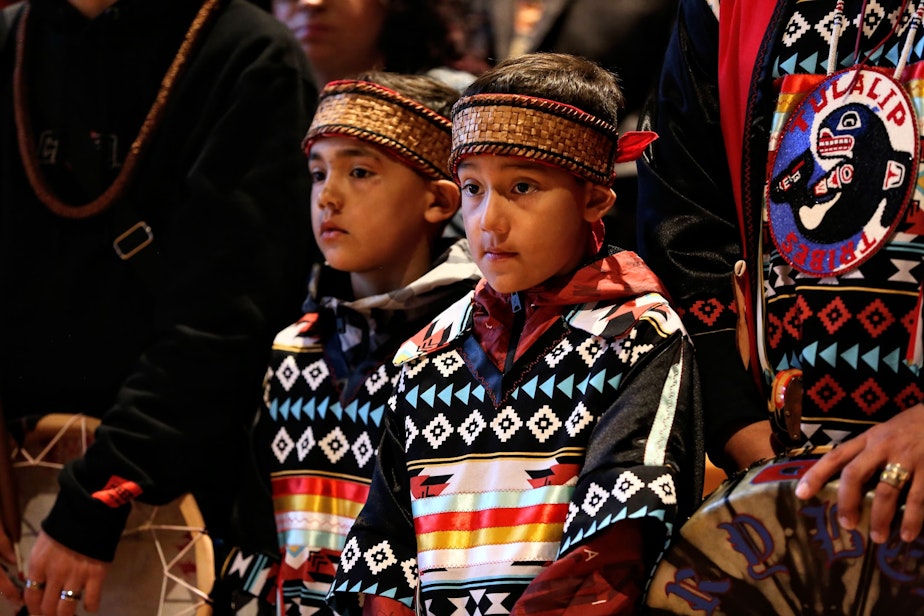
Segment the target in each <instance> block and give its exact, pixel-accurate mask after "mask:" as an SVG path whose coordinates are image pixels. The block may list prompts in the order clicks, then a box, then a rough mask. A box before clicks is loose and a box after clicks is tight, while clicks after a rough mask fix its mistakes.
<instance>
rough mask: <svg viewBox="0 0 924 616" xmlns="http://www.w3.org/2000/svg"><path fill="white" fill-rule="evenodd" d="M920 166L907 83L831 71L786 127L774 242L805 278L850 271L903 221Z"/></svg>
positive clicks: (772, 192)
mask: <svg viewBox="0 0 924 616" xmlns="http://www.w3.org/2000/svg"><path fill="white" fill-rule="evenodd" d="M917 165H918V128H917V122H916V120H915V116H914V110H913V108H912V106H911V100H910V99H909V97H908V94H907V92H906V91H905V89H904V88H903V87H902V86H901V84H899V83H898V82H896V81H895V80H893V79H892V78H891V77H890V76H888V75H886V74H885V73H882V72H880V71H877V70H873V69H868V68H860V69H857V68H850V69H847V70H844V71H840V72H838V73H835V74H833V75H831V76H830V77H828V78H827V79H825V80H824V81H823V82H822V83H821V84H820V85H819V86H818V87H816V88H815V89H814V90H812V91H811V92H809V94H808V95H807V96H806V97H805V99H804V100H803V101H802V102H801V103H800V104H799V105H798V106H797V107H796V108H795V109H794V110H793V112H792V115H791V116H790V118H789V120H788V121H787V123H786V126H785V127H784V129H783V134H782V137H781V139H780V144H779V148H778V150H777V152H776V156H775V157H774V159H773V165H772V171H771V174H770V182H769V184H768V187H767V210H768V211H767V214H768V219H769V225H770V232H771V235H772V237H773V242H774V244H775V245H776V247H777V249H778V250H779V251H780V254H781V255H782V257H783V258H784V259H786V261H787V262H789V264H790V265H792V266H793V267H794V268H796V269H797V270H798V271H800V272H803V273H806V274H811V275H814V276H822V277H823V276H832V275H838V274H843V273H845V272H848V271H850V270H851V269H853V268H855V267H857V266H858V265H860V264H861V263H863V262H864V261H866V260H867V259H869V258H870V257H871V256H873V255H874V254H875V253H876V252H877V251H878V250H879V249H880V248H881V247H882V246H883V244H885V243H886V242H887V241H888V239H889V237H890V236H891V234H892V231H893V230H894V229H895V227H896V225H897V224H898V223H899V222H900V221H901V219H902V215H903V211H904V209H905V207H906V205H907V204H908V202H909V201H910V200H911V196H912V194H913V191H914V185H915V181H916V178H917Z"/></svg>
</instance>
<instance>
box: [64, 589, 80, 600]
mask: <svg viewBox="0 0 924 616" xmlns="http://www.w3.org/2000/svg"><path fill="white" fill-rule="evenodd" d="M61 600H62V601H80V591H79V590H62V591H61Z"/></svg>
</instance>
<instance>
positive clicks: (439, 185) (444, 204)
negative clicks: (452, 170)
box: [424, 180, 462, 223]
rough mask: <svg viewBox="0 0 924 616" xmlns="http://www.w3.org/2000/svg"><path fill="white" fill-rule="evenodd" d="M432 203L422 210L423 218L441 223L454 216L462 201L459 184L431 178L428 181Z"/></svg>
mask: <svg viewBox="0 0 924 616" xmlns="http://www.w3.org/2000/svg"><path fill="white" fill-rule="evenodd" d="M430 190H431V191H432V192H433V203H431V204H430V207H428V208H427V210H426V211H425V212H424V218H426V219H427V221H428V222H431V223H441V222H444V221H446V220H449V219H450V218H452V217H453V216H455V214H456V212H457V211H459V206H460V205H461V203H462V193H461V192H460V191H459V186H458V185H457V184H456V183H455V182H452V181H450V180H433V181H431V182H430Z"/></svg>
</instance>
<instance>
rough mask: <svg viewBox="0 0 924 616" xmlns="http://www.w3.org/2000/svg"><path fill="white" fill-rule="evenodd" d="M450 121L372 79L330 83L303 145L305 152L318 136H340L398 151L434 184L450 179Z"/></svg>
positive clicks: (326, 87) (322, 95)
mask: <svg viewBox="0 0 924 616" xmlns="http://www.w3.org/2000/svg"><path fill="white" fill-rule="evenodd" d="M451 131H452V123H451V122H450V121H449V120H448V119H447V118H444V117H443V116H441V115H440V114H438V113H436V112H435V111H433V110H432V109H430V108H428V107H425V106H424V105H421V104H420V103H418V102H416V101H414V100H411V99H410V98H407V97H406V96H403V95H401V94H399V93H397V92H395V91H394V90H390V89H388V88H385V87H383V86H380V85H378V84H375V83H371V82H369V81H355V80H344V81H332V82H330V83H329V84H327V85H326V86H325V87H324V89H323V90H322V91H321V95H320V97H319V99H318V110H317V112H315V114H314V119H313V120H312V121H311V127H310V128H309V129H308V134H307V135H306V136H305V140H304V142H303V143H302V147H303V148H304V150H305V153H308V151H309V150H310V149H311V144H312V143H313V142H314V141H315V140H316V139H318V138H319V137H326V136H332V135H342V136H345V137H354V138H356V139H362V140H364V141H368V142H370V143H372V144H375V145H377V146H380V147H383V148H386V149H388V150H389V151H391V152H392V153H394V154H395V155H396V156H398V157H399V158H400V159H402V160H403V161H405V162H407V163H408V164H409V165H411V166H412V167H414V168H415V169H417V170H418V171H420V172H421V173H423V174H424V175H426V176H427V177H430V178H433V179H435V180H443V179H451V176H450V175H449V172H448V169H447V167H446V161H447V160H448V158H449V147H450V144H451V142H452V138H451V136H450V135H451Z"/></svg>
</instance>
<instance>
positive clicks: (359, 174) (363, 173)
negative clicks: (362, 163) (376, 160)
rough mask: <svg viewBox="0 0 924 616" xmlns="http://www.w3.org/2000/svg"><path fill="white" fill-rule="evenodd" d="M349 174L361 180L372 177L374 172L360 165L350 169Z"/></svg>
mask: <svg viewBox="0 0 924 616" xmlns="http://www.w3.org/2000/svg"><path fill="white" fill-rule="evenodd" d="M350 175H352V176H353V177H354V178H358V179H360V180H361V179H363V178H368V177H372V176H373V175H374V174H373V173H372V172H371V171H369V170H368V169H364V168H362V167H355V168H354V169H353V170H352V171H350Z"/></svg>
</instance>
